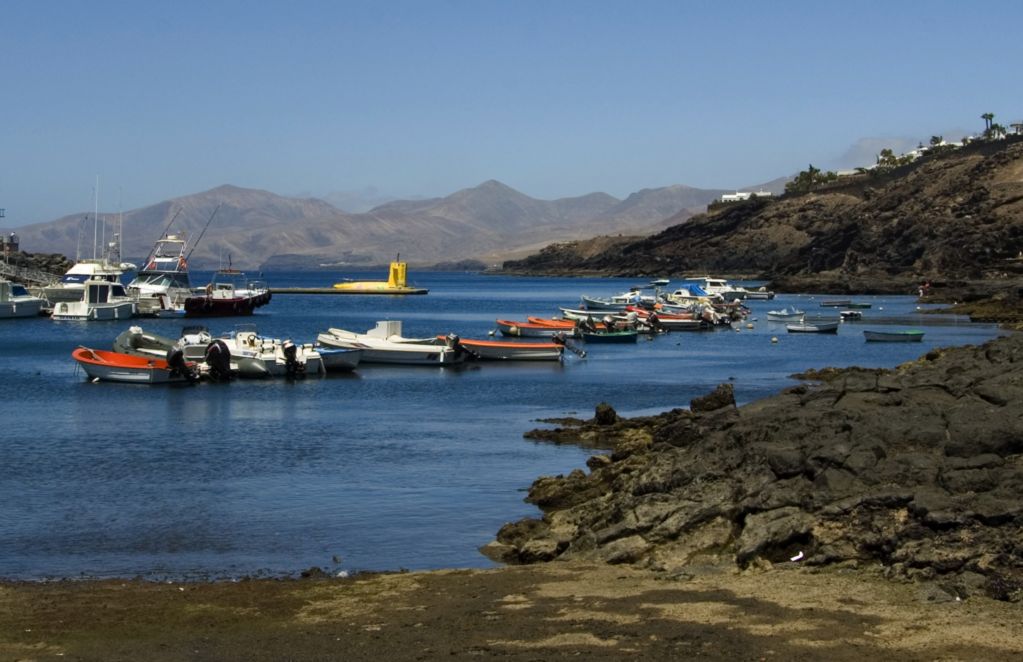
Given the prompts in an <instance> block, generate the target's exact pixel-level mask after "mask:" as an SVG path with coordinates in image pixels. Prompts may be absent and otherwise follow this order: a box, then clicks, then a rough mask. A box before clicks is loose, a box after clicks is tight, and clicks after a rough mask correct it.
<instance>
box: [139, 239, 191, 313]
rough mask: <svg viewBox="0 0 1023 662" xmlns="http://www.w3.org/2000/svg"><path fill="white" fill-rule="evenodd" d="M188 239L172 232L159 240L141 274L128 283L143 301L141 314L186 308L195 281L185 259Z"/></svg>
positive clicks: (140, 270) (140, 304)
mask: <svg viewBox="0 0 1023 662" xmlns="http://www.w3.org/2000/svg"><path fill="white" fill-rule="evenodd" d="M186 248H187V246H186V242H185V238H184V236H182V235H176V234H168V235H164V236H163V237H162V238H160V239H158V240H157V242H156V244H155V245H154V246H153V250H152V252H150V254H149V257H148V258H147V259H146V261H145V264H144V266H143V267H142V268H141V269H139V272H138V275H137V276H136V277H135V278H134V279H133V280H132V281H131V282H130V283H128V292H129V293H130V294H131V295H132V296H134V297H136V298H137V299H138V301H139V309H140V312H141V314H159V313H160V312H162V311H168V310H171V311H179V312H183V311H184V309H185V299H187V298H188V297H190V296H192V294H193V291H192V283H191V280H190V279H189V277H188V263H187V262H186V261H185V250H186Z"/></svg>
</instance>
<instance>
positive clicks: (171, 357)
mask: <svg viewBox="0 0 1023 662" xmlns="http://www.w3.org/2000/svg"><path fill="white" fill-rule="evenodd" d="M167 366H168V367H169V368H170V374H171V377H179V376H180V377H184V378H185V379H187V380H188V382H189V383H195V382H197V381H199V376H198V375H196V373H195V370H193V369H192V368H191V366H189V365H188V362H187V361H185V352H184V350H183V349H182V348H181V345H179V344H174V345H173V346H171V348H170V349H168V350H167Z"/></svg>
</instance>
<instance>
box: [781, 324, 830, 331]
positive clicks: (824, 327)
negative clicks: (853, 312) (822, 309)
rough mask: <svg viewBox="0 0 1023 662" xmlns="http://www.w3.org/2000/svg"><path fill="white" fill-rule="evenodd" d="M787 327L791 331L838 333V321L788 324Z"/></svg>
mask: <svg viewBox="0 0 1023 662" xmlns="http://www.w3.org/2000/svg"><path fill="white" fill-rule="evenodd" d="M785 329H786V330H787V331H788V332H789V333H838V322H825V323H823V324H788V325H786V326H785Z"/></svg>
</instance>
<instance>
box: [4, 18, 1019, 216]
mask: <svg viewBox="0 0 1023 662" xmlns="http://www.w3.org/2000/svg"><path fill="white" fill-rule="evenodd" d="M1021 17H1023V5H1020V4H1019V3H1013V2H1006V1H995V2H991V3H988V4H986V5H985V6H984V12H983V14H981V13H979V12H978V11H977V10H976V9H975V8H974V7H972V6H968V5H963V4H961V3H955V2H932V3H928V4H926V5H920V6H917V5H905V4H901V3H892V4H887V3H883V2H865V3H860V4H857V5H855V6H832V5H828V4H826V3H825V4H821V3H809V2H791V3H785V4H783V5H780V6H777V7H770V8H769V9H768V10H765V8H764V7H762V6H759V5H756V4H753V3H743V2H738V3H733V4H730V5H726V6H719V5H703V4H695V3H674V2H660V1H651V2H642V3H635V4H630V5H624V4H620V3H612V2H579V1H567V2H560V3H542V2H532V1H523V2H489V3H478V2H468V1H465V2H463V1H458V0H455V1H450V2H444V3H418V2H398V1H395V2H388V3H381V4H378V3H368V2H340V3H320V2H303V3H297V4H294V5H290V4H289V5H285V4H283V3H269V4H268V5H263V4H261V5H250V4H247V3H241V2H218V3H215V4H213V5H210V6H207V5H206V4H204V3H197V2H189V1H184V2H180V3H175V4H173V5H164V6H159V5H158V6H151V5H146V4H142V5H132V4H128V5H123V4H121V3H111V2H104V1H99V2H93V3H85V4H79V3H70V2H67V3H47V4H36V3H29V4H21V5H13V6H10V7H7V8H5V28H6V30H5V45H6V49H5V51H6V55H7V66H6V67H4V68H3V70H2V74H0V76H2V77H3V81H4V82H5V83H6V85H5V89H6V90H7V92H8V99H9V100H8V101H7V102H6V103H5V104H4V107H3V111H2V112H3V116H4V119H5V121H4V122H3V126H4V129H5V133H6V134H7V135H6V136H5V140H4V147H5V149H4V153H3V158H2V161H0V163H2V166H0V208H6V218H4V219H3V220H2V223H3V225H4V226H5V227H16V226H22V225H29V224H32V223H37V222H46V221H50V220H54V219H56V218H59V217H62V216H66V215H68V214H74V213H80V212H84V211H88V210H91V209H92V208H93V188H94V183H95V178H96V176H97V175H99V177H100V208H101V211H105V212H116V211H117V210H118V209H123V210H125V211H127V210H130V209H136V208H140V207H144V206H147V205H150V204H155V203H157V202H160V201H162V200H166V199H170V198H175V197H179V196H183V195H190V194H193V193H197V192H200V191H204V190H208V189H211V188H214V187H216V186H219V185H221V184H233V185H237V186H241V187H246V188H258V189H265V190H269V191H272V192H274V193H277V194H280V195H287V196H300V195H311V196H315V197H320V198H324V199H328V200H329V199H330V198H331V196H335V195H339V194H351V193H357V192H360V191H371V192H373V193H372V195H378V196H380V197H381V198H413V197H442V196H445V195H449V194H450V193H453V192H455V191H457V190H460V189H463V188H468V187H472V186H476V185H478V184H479V183H481V182H483V181H486V180H489V179H496V180H499V181H501V182H503V183H505V184H507V185H508V186H510V187H512V188H514V189H516V190H518V191H521V192H523V193H525V194H526V195H529V196H531V197H534V198H539V199H546V200H550V199H556V198H563V197H574V196H579V195H585V194H587V193H592V192H596V191H600V192H605V193H608V194H611V195H613V196H615V197H617V198H624V197H626V196H627V195H628V194H629V193H632V192H634V191H637V190H640V189H643V188H657V187H662V186H668V185H674V184H684V185H688V186H693V187H697V188H704V189H712V188H713V189H731V188H737V187H743V186H751V185H754V184H756V183H758V182H767V181H770V180H773V179H775V178H778V177H783V176H788V175H792V174H794V173H796V172H798V171H799V170H802V169H804V168H805V167H806V166H807V164H808V163H813V164H814V165H816V166H818V167H824V168H828V169H842V168H852V167H855V166H856V165H867V164H868V163H870V162H872V161H873V155H874V154H876V151H877V150H879V149H880V147H885V146H887V147H892V148H893V149H895V150H896V151H897V152H898V151H902V150H904V149H907V148H909V147H912V146H914V145H915V144H917V143H918V142H921V141H922V142H925V143H926V142H927V141H928V140H929V138H930V136H932V135H944V136H945V137H947V138H952V137H959V136H962V135H966V134H977V133H979V132H980V131H981V130H982V129H983V126H984V122H983V120H981V118H980V115H981V114H982V113H984V112H993V113H995V115H996V121H998V122H999V123H1001V124H1004V125H1006V126H1007V125H1008V124H1009V123H1011V122H1015V121H1019V120H1020V118H1021V117H1023V108H1020V107H1019V97H1018V94H1017V92H1016V91H1015V86H1014V85H1012V84H1011V80H1008V78H1007V73H1006V72H1008V75H1009V76H1011V71H1012V69H1011V66H1012V63H1013V62H1016V61H1018V59H1019V56H1020V55H1021V52H1023V47H1021V46H1019V45H1018V43H1017V41H1018V40H1017V39H1016V38H1014V37H1012V32H1011V30H996V29H992V28H991V24H990V21H992V20H997V23H998V24H1002V25H1010V24H1012V23H1013V22H1014V19H1018V18H1021ZM950 44H951V45H954V48H952V47H950ZM349 211H351V210H349Z"/></svg>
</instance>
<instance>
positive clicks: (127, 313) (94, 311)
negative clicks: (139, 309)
mask: <svg viewBox="0 0 1023 662" xmlns="http://www.w3.org/2000/svg"><path fill="white" fill-rule="evenodd" d="M134 316H135V303H134V302H133V301H126V302H122V303H117V304H98V305H96V304H86V303H83V302H81V301H62V302H60V303H58V304H57V305H55V306H54V307H53V315H52V318H53V319H55V320H77V321H81V322H94V321H98V322H107V321H112V320H124V319H129V318H131V317H134Z"/></svg>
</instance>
